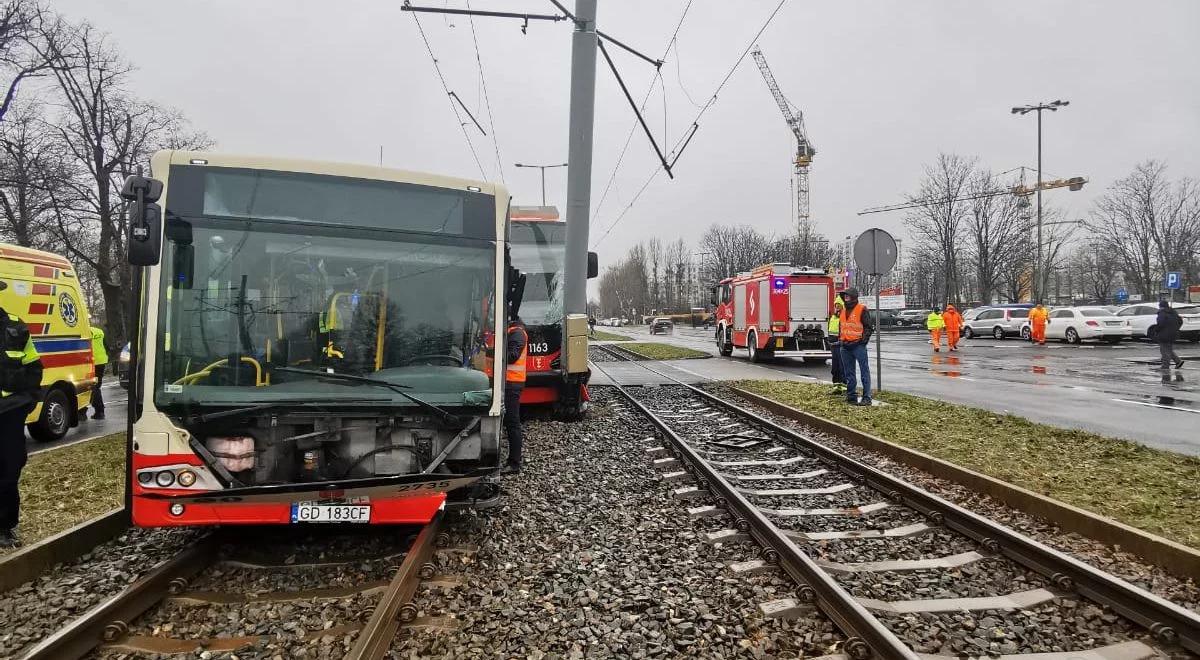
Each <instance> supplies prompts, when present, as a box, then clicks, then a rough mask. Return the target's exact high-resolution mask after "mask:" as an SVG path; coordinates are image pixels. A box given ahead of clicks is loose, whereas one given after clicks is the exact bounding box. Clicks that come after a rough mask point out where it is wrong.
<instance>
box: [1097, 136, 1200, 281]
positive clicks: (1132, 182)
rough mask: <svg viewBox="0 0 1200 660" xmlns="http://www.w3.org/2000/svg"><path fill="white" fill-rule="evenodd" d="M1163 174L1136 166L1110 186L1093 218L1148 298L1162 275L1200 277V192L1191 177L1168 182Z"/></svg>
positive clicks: (1154, 167) (1162, 167) (1153, 164)
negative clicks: (1175, 273)
mask: <svg viewBox="0 0 1200 660" xmlns="http://www.w3.org/2000/svg"><path fill="white" fill-rule="evenodd" d="M1166 169H1167V166H1166V164H1165V163H1161V162H1158V161H1153V160H1148V161H1145V162H1143V163H1141V164H1139V165H1138V166H1137V167H1135V168H1134V170H1133V172H1132V173H1131V174H1130V175H1129V176H1127V177H1125V178H1123V179H1120V180H1118V181H1116V182H1115V183H1113V185H1112V186H1110V187H1109V189H1108V191H1107V192H1106V193H1105V194H1104V196H1103V197H1102V198H1100V200H1099V201H1098V202H1097V204H1096V208H1095V210H1094V211H1093V213H1092V221H1091V225H1092V228H1093V230H1094V231H1095V232H1096V234H1097V235H1098V236H1099V238H1100V239H1101V240H1102V241H1103V244H1104V246H1105V249H1106V250H1107V252H1108V253H1109V254H1111V255H1112V257H1113V258H1115V259H1118V260H1119V261H1120V263H1121V265H1122V267H1123V269H1124V271H1125V278H1126V281H1127V283H1129V284H1130V285H1132V286H1134V287H1136V288H1137V290H1138V291H1139V292H1140V293H1141V294H1142V295H1143V296H1145V297H1146V298H1147V299H1149V298H1150V297H1151V296H1153V294H1154V293H1155V292H1156V291H1157V290H1158V288H1159V284H1158V283H1159V282H1160V281H1161V278H1162V276H1163V273H1164V272H1166V271H1169V270H1181V271H1185V272H1186V273H1187V274H1188V277H1189V279H1193V280H1194V278H1196V277H1197V276H1200V263H1198V262H1197V261H1198V260H1197V252H1198V251H1200V187H1198V184H1197V182H1196V181H1195V180H1194V179H1190V178H1184V179H1180V180H1178V181H1176V182H1174V183H1172V182H1171V181H1170V180H1169V179H1168V178H1167V174H1166Z"/></svg>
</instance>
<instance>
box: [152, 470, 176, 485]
mask: <svg viewBox="0 0 1200 660" xmlns="http://www.w3.org/2000/svg"><path fill="white" fill-rule="evenodd" d="M154 483H156V484H158V485H159V487H160V488H168V487H169V486H170V485H171V484H173V483H175V473H174V472H172V471H170V470H163V471H162V472H159V473H158V474H156V475H155V476H154Z"/></svg>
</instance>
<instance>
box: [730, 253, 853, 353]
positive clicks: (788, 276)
mask: <svg viewBox="0 0 1200 660" xmlns="http://www.w3.org/2000/svg"><path fill="white" fill-rule="evenodd" d="M833 295H834V290H833V278H832V277H830V276H829V275H828V274H826V273H825V272H824V271H822V270H818V269H809V268H801V267H798V266H793V265H791V264H783V263H778V264H766V265H763V266H759V267H758V268H755V269H754V270H752V271H750V272H749V273H739V274H737V275H735V276H733V277H729V278H726V279H724V280H721V282H720V283H719V284H717V285H716V286H714V287H713V290H712V304H713V305H715V306H716V310H717V311H716V314H715V316H716V324H717V330H716V335H715V339H716V342H717V348H718V349H719V351H720V353H721V355H724V356H730V355H732V354H733V349H735V348H745V349H746V350H747V351H748V352H749V354H750V361H752V362H766V361H768V360H771V359H773V358H776V357H798V358H801V359H803V360H804V361H805V362H809V361H821V362H824V361H825V360H826V359H828V358H829V357H830V354H829V351H828V350H827V349H826V347H825V324H826V322H827V321H828V319H829V315H830V314H831V313H832V310H833Z"/></svg>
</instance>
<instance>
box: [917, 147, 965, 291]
mask: <svg viewBox="0 0 1200 660" xmlns="http://www.w3.org/2000/svg"><path fill="white" fill-rule="evenodd" d="M974 172H975V160H974V159H966V158H963V157H962V156H957V155H954V154H938V158H937V161H936V162H934V163H933V164H932V165H927V166H926V167H925V178H924V180H922V181H921V185H920V187H919V188H918V189H917V192H916V193H915V194H912V195H909V196H908V199H909V201H911V202H914V203H917V202H919V203H920V204H921V205H920V206H918V207H916V208H915V209H913V210H912V211H911V212H910V213H909V214H908V217H906V218H905V221H904V222H905V224H906V225H907V226H908V228H909V230H910V231H911V233H912V236H913V238H914V239H915V240H916V242H917V243H918V244H919V245H920V246H921V247H922V249H923V251H924V252H925V253H926V254H927V255H928V256H929V257H931V259H932V260H931V261H930V262H929V263H930V264H931V265H932V266H933V267H934V268H935V269H936V270H938V271H939V272H940V280H941V301H946V300H958V299H960V298H961V294H960V293H959V282H958V276H959V249H960V244H961V242H962V228H963V225H964V222H965V220H966V218H967V217H968V216H969V215H970V213H971V206H970V202H969V201H967V200H963V199H961V198H962V197H963V196H965V193H966V191H967V187H968V182H969V181H970V180H971V177H972V175H973V174H974ZM934 302H938V301H934Z"/></svg>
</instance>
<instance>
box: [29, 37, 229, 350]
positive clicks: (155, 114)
mask: <svg viewBox="0 0 1200 660" xmlns="http://www.w3.org/2000/svg"><path fill="white" fill-rule="evenodd" d="M41 37H42V42H40V45H39V47H40V48H41V49H42V53H43V55H44V57H46V59H48V60H50V61H51V62H52V63H53V64H54V66H53V67H52V69H51V70H52V71H53V74H54V77H55V79H56V81H57V82H58V86H59V92H60V95H61V99H62V104H63V114H64V118H63V120H62V121H60V122H58V123H57V125H56V128H57V131H58V133H59V136H60V138H61V139H62V141H63V143H64V144H66V145H67V148H68V149H69V152H70V156H71V158H72V160H73V161H74V162H75V163H76V164H77V166H78V168H79V170H80V171H81V172H82V174H81V176H80V177H79V178H77V179H76V180H75V181H74V182H73V187H74V194H75V197H76V198H77V199H78V200H79V205H78V207H76V208H74V209H62V212H60V213H59V216H58V219H57V224H58V233H59V237H60V239H61V240H62V241H63V243H64V246H65V247H66V250H67V252H68V253H69V254H70V255H71V257H72V258H73V259H75V260H77V261H79V262H82V263H84V264H86V265H87V266H88V267H89V268H91V269H92V270H93V271H94V272H95V274H96V277H97V279H98V281H99V284H100V289H101V292H102V293H103V297H104V305H105V308H106V312H107V314H106V317H107V319H108V326H107V331H108V334H109V336H110V337H112V338H113V339H114V340H115V341H116V342H118V343H119V342H121V341H123V340H124V339H126V338H128V336H129V334H128V328H127V327H126V324H127V322H128V319H129V314H128V310H127V308H126V305H127V304H128V303H129V296H128V292H129V290H130V288H131V286H130V284H131V283H130V271H129V267H128V264H127V263H126V260H125V250H126V231H127V229H128V223H127V218H126V204H125V203H124V202H123V201H122V200H121V198H120V188H121V182H122V180H123V179H124V178H125V177H126V176H127V175H129V174H132V173H133V172H134V171H135V169H136V168H137V167H138V166H139V165H144V164H145V163H146V162H147V160H148V158H149V156H150V154H152V153H153V151H154V150H155V149H157V148H159V147H160V146H165V145H174V146H183V145H185V144H188V143H190V144H191V146H195V147H206V146H209V145H210V144H211V140H209V139H208V137H207V136H205V135H203V134H198V133H192V132H190V131H189V130H188V128H187V126H186V123H185V121H184V119H183V118H182V116H181V115H180V114H179V113H177V112H174V111H169V110H164V109H162V108H160V107H158V106H155V105H153V104H150V103H146V102H142V101H138V100H136V99H134V98H133V97H132V96H131V95H130V94H129V93H128V92H127V91H126V89H125V83H126V80H127V78H128V77H129V74H130V72H131V70H132V69H131V67H130V65H129V64H128V63H127V62H125V60H124V59H123V58H122V57H121V56H120V55H119V54H118V53H117V52H116V50H115V49H114V48H113V47H112V46H111V44H110V43H109V40H108V37H107V35H105V34H104V33H103V32H101V31H99V30H97V29H96V28H94V27H93V26H91V25H90V24H88V23H86V22H84V23H81V24H78V25H75V26H73V28H72V29H70V30H61V29H53V28H52V29H46V30H45V31H44V32H43V33H42V34H41Z"/></svg>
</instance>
